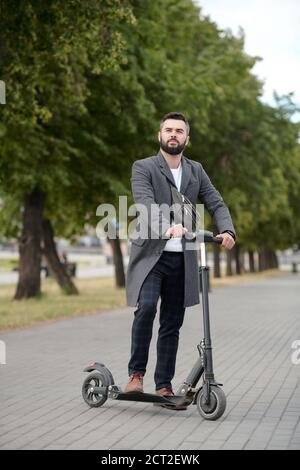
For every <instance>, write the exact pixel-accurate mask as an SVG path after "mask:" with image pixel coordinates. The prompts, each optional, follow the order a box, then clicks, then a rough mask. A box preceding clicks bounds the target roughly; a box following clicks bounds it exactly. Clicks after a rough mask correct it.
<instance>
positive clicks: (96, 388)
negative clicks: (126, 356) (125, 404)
mask: <svg viewBox="0 0 300 470" xmlns="http://www.w3.org/2000/svg"><path fill="white" fill-rule="evenodd" d="M192 237H194V238H197V239H198V240H199V243H200V254H201V264H200V267H199V275H200V283H201V286H200V287H201V298H202V310H203V334H204V337H203V339H202V340H201V341H200V342H199V344H198V345H197V350H198V356H199V357H198V358H197V360H196V362H195V364H194V366H193V368H192V369H191V371H190V373H189V374H188V375H187V377H186V379H185V380H184V382H182V383H181V384H180V385H179V387H178V389H177V392H176V394H175V395H174V396H165V397H164V396H159V395H156V394H152V393H141V392H127V393H125V392H124V391H122V389H121V387H119V386H118V385H116V384H115V382H114V378H113V376H112V374H111V372H110V370H109V369H108V368H107V367H105V365H104V364H102V363H99V362H94V363H93V364H90V365H89V366H87V367H86V368H85V369H84V371H85V372H89V375H88V376H87V377H86V378H85V380H84V382H83V385H82V396H83V399H84V401H85V402H86V403H87V404H88V405H89V406H90V407H100V406H102V405H104V403H105V402H106V400H107V399H108V398H110V399H112V400H125V401H135V402H147V403H154V404H156V405H160V406H162V407H163V408H167V409H170V410H172V409H174V407H176V406H189V405H191V404H193V405H197V409H198V412H199V413H200V415H201V416H202V417H203V418H204V419H206V420H211V421H212V420H216V419H218V418H220V417H221V416H222V415H223V413H224V411H225V408H226V395H225V393H224V391H223V389H222V388H221V386H222V384H221V383H219V382H217V381H216V380H215V376H214V371H213V356H212V341H211V333H210V313H209V299H208V287H209V279H208V276H209V272H208V267H207V263H206V243H222V240H221V239H219V238H216V237H214V236H213V233H212V232H209V231H207V230H199V231H197V232H194V233H193V234H192ZM201 377H202V383H201V384H200V386H198V383H199V381H200V379H201Z"/></svg>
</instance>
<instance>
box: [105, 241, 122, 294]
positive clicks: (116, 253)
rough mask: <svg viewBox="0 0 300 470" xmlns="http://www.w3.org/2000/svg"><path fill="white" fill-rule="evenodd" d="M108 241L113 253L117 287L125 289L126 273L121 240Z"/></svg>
mask: <svg viewBox="0 0 300 470" xmlns="http://www.w3.org/2000/svg"><path fill="white" fill-rule="evenodd" d="M108 241H109V243H110V244H111V248H112V252H113V259H114V265H115V277H116V286H117V287H125V272H124V264H123V255H122V251H121V245H120V239H119V237H117V238H115V239H111V238H108Z"/></svg>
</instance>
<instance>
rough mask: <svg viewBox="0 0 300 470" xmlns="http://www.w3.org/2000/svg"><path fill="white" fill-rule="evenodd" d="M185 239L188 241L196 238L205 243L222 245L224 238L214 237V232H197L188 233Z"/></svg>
mask: <svg viewBox="0 0 300 470" xmlns="http://www.w3.org/2000/svg"><path fill="white" fill-rule="evenodd" d="M185 238H186V239H188V240H194V239H195V238H199V239H200V240H201V241H203V242H204V243H218V244H219V245H221V243H222V238H217V237H214V234H213V233H212V232H209V230H197V231H196V232H187V233H186V234H185Z"/></svg>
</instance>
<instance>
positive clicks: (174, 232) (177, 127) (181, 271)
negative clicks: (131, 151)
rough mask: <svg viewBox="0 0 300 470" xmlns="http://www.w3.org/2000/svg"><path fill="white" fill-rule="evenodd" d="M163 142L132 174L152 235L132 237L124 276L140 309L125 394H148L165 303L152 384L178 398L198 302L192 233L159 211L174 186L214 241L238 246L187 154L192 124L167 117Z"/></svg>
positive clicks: (214, 194) (216, 196)
mask: <svg viewBox="0 0 300 470" xmlns="http://www.w3.org/2000/svg"><path fill="white" fill-rule="evenodd" d="M158 140H159V143H160V152H159V154H158V155H157V156H154V157H149V158H145V159H143V160H137V161H136V162H135V163H134V164H133V167H132V178H131V182H132V193H133V197H134V201H135V203H136V205H137V206H138V207H139V208H140V210H139V217H138V220H139V224H140V227H142V228H144V229H145V226H147V229H146V231H145V230H144V232H143V234H142V236H139V233H137V232H135V233H134V234H133V239H132V247H131V253H130V260H129V265H128V270H127V285H126V292H127V303H128V305H131V306H135V307H137V309H136V311H135V312H134V316H135V318H134V321H133V326H132V343H131V358H130V361H129V364H128V371H129V376H130V378H129V382H128V384H127V385H126V387H125V392H133V391H134V392H141V393H143V376H144V375H145V372H146V366H147V362H148V353H149V346H150V341H151V337H152V327H153V321H154V318H155V314H156V309H157V303H158V299H159V297H161V306H160V328H159V333H158V340H157V364H156V369H155V375H154V380H155V385H156V393H157V394H158V395H161V396H170V395H174V393H173V390H172V384H171V381H172V378H173V376H174V374H175V363H176V355H177V349H178V340H179V330H180V328H181V326H182V323H183V319H184V313H185V308H186V307H188V306H191V305H195V304H197V303H199V301H200V299H199V271H198V262H197V253H196V251H195V250H187V249H185V248H186V242H187V241H186V239H185V238H184V235H185V233H186V232H187V228H186V227H184V226H183V225H182V224H180V223H175V224H174V223H173V224H172V223H171V222H170V217H168V215H167V213H166V211H164V210H163V209H162V208H163V207H170V206H171V205H172V197H171V187H172V186H173V187H176V188H177V190H178V191H180V192H181V193H182V194H184V195H185V196H187V197H188V198H189V200H190V201H191V203H192V204H195V203H196V202H197V201H198V200H200V202H202V203H204V205H205V207H206V208H207V210H208V212H209V213H210V215H211V216H212V217H213V219H214V222H215V224H216V226H217V228H218V230H219V232H220V233H219V235H217V236H218V237H219V238H221V239H222V246H223V247H225V248H227V249H231V248H232V247H233V246H234V244H235V231H234V227H233V224H232V220H231V217H230V214H229V211H228V209H227V207H226V205H225V204H224V202H223V199H222V197H221V195H220V193H219V192H218V191H217V190H216V189H215V188H214V186H213V185H212V183H211V182H210V180H209V178H208V176H207V174H206V173H205V171H204V169H203V167H202V165H201V164H200V163H198V162H195V161H192V160H189V159H187V158H186V157H184V156H183V154H182V152H183V150H184V148H185V147H186V145H187V144H188V142H189V123H188V122H187V120H186V118H185V117H184V115H183V114H181V113H169V114H167V115H165V116H164V117H163V119H162V121H161V125H160V131H159V133H158ZM143 208H145V209H146V215H145V211H143V210H142V209H143ZM149 214H151V217H150V215H149ZM147 230H148V231H147ZM175 409H176V408H175ZM177 409H182V407H177Z"/></svg>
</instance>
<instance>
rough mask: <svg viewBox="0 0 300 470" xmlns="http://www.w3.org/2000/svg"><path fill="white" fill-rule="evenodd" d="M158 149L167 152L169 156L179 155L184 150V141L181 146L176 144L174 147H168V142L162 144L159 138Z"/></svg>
mask: <svg viewBox="0 0 300 470" xmlns="http://www.w3.org/2000/svg"><path fill="white" fill-rule="evenodd" d="M159 143H160V147H161V149H162V150H164V151H165V152H167V153H168V154H169V155H179V154H180V153H181V152H182V151H183V150H184V148H185V145H186V141H185V142H184V143H183V144H181V145H180V144H178V145H177V146H176V147H172V146H169V145H168V142H164V141H163V139H162V138H160V141H159Z"/></svg>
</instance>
